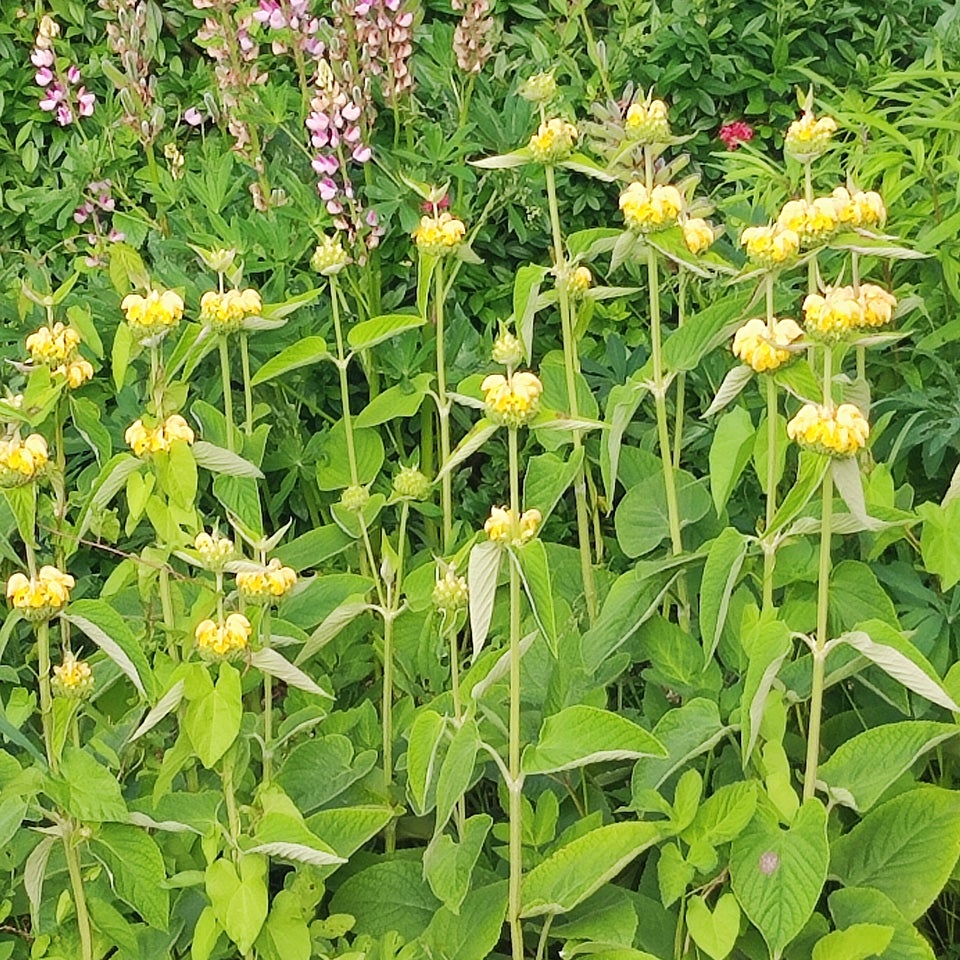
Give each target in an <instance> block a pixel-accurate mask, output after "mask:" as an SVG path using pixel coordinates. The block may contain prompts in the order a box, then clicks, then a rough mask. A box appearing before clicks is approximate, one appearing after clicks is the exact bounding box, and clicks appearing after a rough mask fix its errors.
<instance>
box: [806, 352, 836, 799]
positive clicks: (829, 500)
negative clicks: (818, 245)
mask: <svg viewBox="0 0 960 960" xmlns="http://www.w3.org/2000/svg"><path fill="white" fill-rule="evenodd" d="M832 380H833V353H832V350H831V348H830V347H829V346H825V347H824V350H823V403H824V406H825V407H827V408H828V409H829V407H830V406H831V405H832V403H833V396H832V393H833V390H832ZM821 490H822V497H823V506H822V508H821V511H820V518H821V519H820V564H819V569H818V573H817V635H816V638H815V639H814V643H813V683H812V688H811V695H810V723H809V726H808V728H807V761H806V769H805V772H804V777H803V798H804V800H807V799H809V798H810V797H812V796H813V795H814V793H815V792H816V782H817V766H818V763H819V756H820V720H821V716H822V714H823V685H824V675H825V672H826V671H825V667H826V657H827V650H826V648H827V641H828V639H829V638H828V636H827V616H828V613H829V602H830V537H831V533H832V527H833V473H832V472H831V470H830V469H829V468H828V469H827V472H826V474H825V475H824V478H823V485H822V488H821Z"/></svg>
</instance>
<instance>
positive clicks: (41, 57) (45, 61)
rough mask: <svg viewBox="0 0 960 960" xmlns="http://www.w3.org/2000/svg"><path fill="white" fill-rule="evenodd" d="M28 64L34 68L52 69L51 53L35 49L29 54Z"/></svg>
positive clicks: (50, 51)
mask: <svg viewBox="0 0 960 960" xmlns="http://www.w3.org/2000/svg"><path fill="white" fill-rule="evenodd" d="M30 62H31V63H32V64H33V65H34V66H35V67H52V66H53V51H52V50H41V49H40V48H39V47H35V48H34V50H33V53H31V54H30Z"/></svg>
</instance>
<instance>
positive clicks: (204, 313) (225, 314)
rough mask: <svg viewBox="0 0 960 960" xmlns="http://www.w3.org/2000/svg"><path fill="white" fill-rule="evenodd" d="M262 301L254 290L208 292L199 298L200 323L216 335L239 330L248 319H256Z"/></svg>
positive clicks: (261, 307) (261, 306)
mask: <svg viewBox="0 0 960 960" xmlns="http://www.w3.org/2000/svg"><path fill="white" fill-rule="evenodd" d="M261 310H263V301H262V300H261V299H260V294H259V293H258V292H257V291H256V290H252V289H249V288H248V289H246V290H227V291H226V293H218V292H217V291H216V290H208V291H207V292H206V293H205V294H204V295H203V296H202V297H201V298H200V322H201V323H203V324H206V325H207V326H208V327H210V328H211V329H212V330H214V331H215V332H216V333H233V332H234V331H236V330H239V329H240V327H241V326H242V325H243V321H244V320H246V319H247V318H248V317H258V316H259V315H260V311H261Z"/></svg>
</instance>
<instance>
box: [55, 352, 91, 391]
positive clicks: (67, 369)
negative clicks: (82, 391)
mask: <svg viewBox="0 0 960 960" xmlns="http://www.w3.org/2000/svg"><path fill="white" fill-rule="evenodd" d="M53 372H54V374H55V375H59V376H61V377H65V378H66V381H67V386H68V387H69V388H70V389H71V390H76V389H77V387H82V386H83V385H84V384H85V383H86V382H87V381H88V380H92V379H93V366H92V365H91V364H90V361H89V360H84V359H83V357H81V358H80V359H79V360H71V361H70V362H69V363H65V364H61V365H60V366H59V367H57V368H56V369H55V370H54V371H53Z"/></svg>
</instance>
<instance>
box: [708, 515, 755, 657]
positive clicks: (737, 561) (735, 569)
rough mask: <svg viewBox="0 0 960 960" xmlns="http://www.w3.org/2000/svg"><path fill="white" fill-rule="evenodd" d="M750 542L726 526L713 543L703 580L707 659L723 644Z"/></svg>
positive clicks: (738, 532) (737, 531)
mask: <svg viewBox="0 0 960 960" xmlns="http://www.w3.org/2000/svg"><path fill="white" fill-rule="evenodd" d="M749 543H750V541H749V540H748V539H747V537H746V536H745V535H744V534H742V533H741V532H740V531H739V530H736V529H734V528H733V527H727V528H726V529H725V530H724V531H723V532H722V533H721V534H720V536H718V537H717V538H716V540H714V541H713V543H712V544H711V545H710V552H709V553H708V554H707V562H706V563H705V564H704V566H703V578H702V579H701V581H700V635H701V637H702V639H703V655H704V662H707V661H709V660H710V658H711V657H712V656H713V654H714V652H715V651H716V649H717V646H718V644H719V643H720V635H721V633H723V627H724V624H725V623H726V622H727V610H728V608H729V606H730V595H731V594H732V593H733V588H734V587H735V586H736V584H737V578H738V577H739V576H740V569H741V567H742V566H743V561H744V559H745V558H746V556H747V549H748V547H749Z"/></svg>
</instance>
